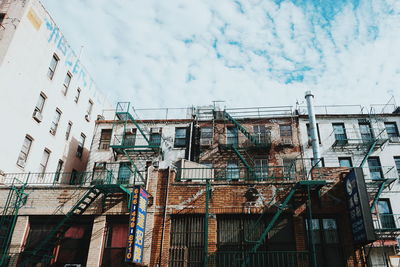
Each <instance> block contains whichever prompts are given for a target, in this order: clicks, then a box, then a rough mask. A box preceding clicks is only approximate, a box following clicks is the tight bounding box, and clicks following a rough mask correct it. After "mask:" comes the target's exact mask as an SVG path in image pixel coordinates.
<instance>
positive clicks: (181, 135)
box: [174, 128, 186, 147]
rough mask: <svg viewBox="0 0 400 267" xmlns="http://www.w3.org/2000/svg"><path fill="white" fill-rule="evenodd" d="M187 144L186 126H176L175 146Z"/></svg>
mask: <svg viewBox="0 0 400 267" xmlns="http://www.w3.org/2000/svg"><path fill="white" fill-rule="evenodd" d="M185 146H186V128H175V142H174V147H185Z"/></svg>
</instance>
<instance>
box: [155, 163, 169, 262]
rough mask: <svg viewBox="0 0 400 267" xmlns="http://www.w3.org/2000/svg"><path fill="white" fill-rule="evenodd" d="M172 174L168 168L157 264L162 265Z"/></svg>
mask: <svg viewBox="0 0 400 267" xmlns="http://www.w3.org/2000/svg"><path fill="white" fill-rule="evenodd" d="M170 174H171V169H170V168H168V177H167V184H166V186H165V192H164V193H165V203H164V210H163V213H164V214H163V222H162V230H161V244H160V257H159V259H158V264H157V266H161V259H162V251H163V243H164V235H165V231H164V228H165V221H166V220H167V203H168V187H169V176H170Z"/></svg>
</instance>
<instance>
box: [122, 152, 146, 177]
mask: <svg viewBox="0 0 400 267" xmlns="http://www.w3.org/2000/svg"><path fill="white" fill-rule="evenodd" d="M123 153H124V155H125V156H126V157H127V158H128V160H129V162H130V163H131V164H132V166H133V168H134V169H135V173H134V174H135V175H136V174H138V175H139V177H140V179H141V180H142V182H143V183H145V178H144V177H143V175H142V174H141V173H140V171H139V169H138V167H137V166H136V164H135V162H134V161H133V159H132V158H131V157H130V156H129V154H128V152H126V151H125V150H123Z"/></svg>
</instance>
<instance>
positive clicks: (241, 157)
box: [231, 146, 254, 175]
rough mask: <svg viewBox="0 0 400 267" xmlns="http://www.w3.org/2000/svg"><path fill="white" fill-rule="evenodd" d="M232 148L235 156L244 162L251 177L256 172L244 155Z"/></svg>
mask: <svg viewBox="0 0 400 267" xmlns="http://www.w3.org/2000/svg"><path fill="white" fill-rule="evenodd" d="M231 148H232V150H233V152H235V154H236V155H237V156H238V158H239V159H240V160H241V161H242V162H243V164H244V166H245V167H246V169H247V171H248V172H249V174H250V175H251V174H252V173H253V172H254V170H253V168H252V167H251V166H250V164H249V163H248V162H247V160H246V159H245V158H244V157H243V155H242V154H241V153H240V151H239V150H238V148H237V147H235V146H231Z"/></svg>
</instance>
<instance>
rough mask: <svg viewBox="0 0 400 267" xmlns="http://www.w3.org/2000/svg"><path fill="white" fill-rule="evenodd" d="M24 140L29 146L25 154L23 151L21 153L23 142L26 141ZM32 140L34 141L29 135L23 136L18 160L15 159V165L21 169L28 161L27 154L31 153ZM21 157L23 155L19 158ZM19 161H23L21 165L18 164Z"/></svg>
mask: <svg viewBox="0 0 400 267" xmlns="http://www.w3.org/2000/svg"><path fill="white" fill-rule="evenodd" d="M26 140H28V141H29V146H28V149H27V151H26V152H25V151H23V148H24V146H25V141H26ZM33 140H34V139H33V137H32V136H30V135H28V134H27V135H25V138H24V141H23V143H22V147H21V149H20V152H19V154H18V158H17V165H18V166H19V167H21V168H25V165H26V162H27V160H28V156H29V152H30V151H31V148H32V143H33ZM21 155H23V156H24V157H23V158H21ZM20 159H23V164H20Z"/></svg>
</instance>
